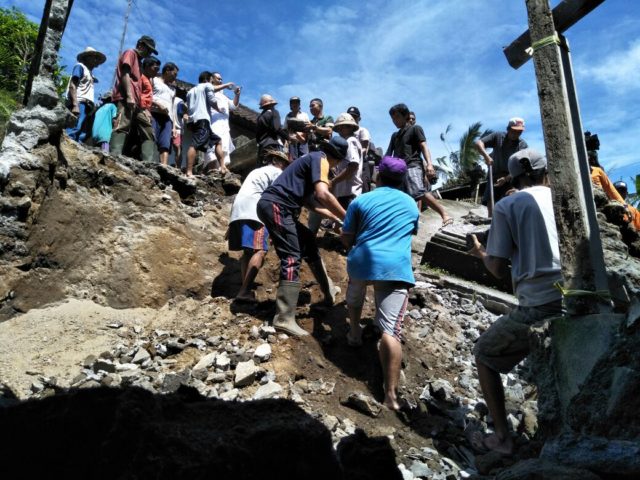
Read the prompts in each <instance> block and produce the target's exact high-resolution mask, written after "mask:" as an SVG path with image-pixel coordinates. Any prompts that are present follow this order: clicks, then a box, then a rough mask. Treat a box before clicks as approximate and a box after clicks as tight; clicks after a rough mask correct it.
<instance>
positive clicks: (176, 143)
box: [171, 132, 182, 147]
mask: <svg viewBox="0 0 640 480" xmlns="http://www.w3.org/2000/svg"><path fill="white" fill-rule="evenodd" d="M171 145H173V146H174V147H179V146H181V145H182V132H178V134H177V135H176V136H175V137H171Z"/></svg>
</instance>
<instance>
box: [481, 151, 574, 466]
mask: <svg viewBox="0 0 640 480" xmlns="http://www.w3.org/2000/svg"><path fill="white" fill-rule="evenodd" d="M507 166H508V171H509V175H510V177H511V182H512V184H513V187H515V188H516V189H517V190H518V191H516V192H515V193H513V194H511V195H509V196H507V197H505V198H503V199H502V200H500V201H499V202H498V203H497V204H496V205H495V209H494V212H493V218H492V220H491V228H490V230H489V239H488V243H487V248H486V250H485V248H484V247H483V246H482V244H481V243H480V242H479V241H478V238H477V237H476V236H475V235H472V237H471V238H472V239H473V242H474V246H473V248H472V249H471V250H470V251H469V253H471V254H472V255H474V256H476V257H478V258H480V259H481V260H482V261H483V263H484V265H485V267H486V268H487V270H489V272H491V273H492V274H493V275H494V276H496V277H497V278H503V277H505V276H507V275H509V261H511V278H512V281H513V290H514V292H515V294H516V296H517V297H518V306H517V307H516V308H515V310H513V311H511V312H509V313H508V314H506V315H503V316H502V317H500V318H498V319H497V320H496V321H495V323H494V324H493V325H491V327H490V328H489V329H488V330H487V331H486V332H484V333H483V334H482V335H481V336H480V338H479V339H478V341H477V343H476V345H475V347H474V350H473V353H474V355H475V357H476V365H477V368H478V378H479V380H480V387H481V388H482V393H483V395H484V399H485V401H486V402H487V407H488V408H489V413H490V414H491V417H492V418H493V424H494V430H495V433H493V434H492V435H489V436H487V437H484V436H483V435H482V433H481V432H479V431H477V432H473V434H472V435H471V439H470V440H471V444H472V446H473V447H474V448H475V449H476V450H478V451H486V450H495V451H496V452H499V453H503V454H510V453H512V451H513V448H514V445H513V440H512V438H511V436H510V433H509V429H508V423H507V414H506V408H505V402H504V388H503V386H502V380H501V378H500V374H501V373H507V372H509V371H510V370H512V369H513V367H515V366H516V365H517V364H518V363H520V362H521V361H522V360H523V359H524V358H525V357H526V356H527V355H528V353H529V338H528V337H529V330H530V328H531V326H532V325H534V324H536V323H538V322H541V321H543V320H545V319H548V318H550V317H554V316H557V315H560V314H561V313H562V294H561V293H560V290H558V289H557V288H555V286H554V284H555V283H556V282H562V275H561V272H560V251H559V247H558V233H557V231H556V223H555V219H554V213H553V204H552V200H551V189H550V188H549V183H548V179H547V159H546V158H545V157H544V156H543V155H542V154H540V153H539V152H537V151H535V150H533V149H525V150H520V151H519V152H517V153H515V154H513V155H512V156H511V157H509V161H508V163H507Z"/></svg>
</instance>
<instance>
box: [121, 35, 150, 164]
mask: <svg viewBox="0 0 640 480" xmlns="http://www.w3.org/2000/svg"><path fill="white" fill-rule="evenodd" d="M151 54H154V55H157V54H158V51H157V50H156V42H155V40H154V39H153V38H151V37H149V36H147V35H143V36H142V37H140V39H139V40H138V42H137V43H136V48H134V49H129V50H125V51H124V52H123V53H122V55H121V56H120V58H119V59H118V65H117V66H116V83H115V86H114V88H113V101H114V102H115V104H116V107H117V108H118V116H117V118H116V124H115V127H114V129H113V132H112V134H111V141H110V142H109V143H110V150H111V153H113V154H115V155H120V154H122V152H123V150H124V148H125V143H126V142H127V139H128V138H131V139H132V138H133V135H135V134H137V136H138V138H139V139H140V141H141V142H144V141H149V140H151V141H153V130H152V129H151V120H150V119H149V116H148V115H147V114H145V112H144V110H143V108H142V107H141V105H140V99H141V89H142V85H141V83H142V71H141V70H140V63H141V61H142V59H144V58H147V57H148V56H149V55H151Z"/></svg>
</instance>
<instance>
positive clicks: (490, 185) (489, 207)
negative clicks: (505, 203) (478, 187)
mask: <svg viewBox="0 0 640 480" xmlns="http://www.w3.org/2000/svg"><path fill="white" fill-rule="evenodd" d="M487 187H488V188H489V203H488V204H487V213H488V214H489V218H491V217H493V165H489V180H488V182H487Z"/></svg>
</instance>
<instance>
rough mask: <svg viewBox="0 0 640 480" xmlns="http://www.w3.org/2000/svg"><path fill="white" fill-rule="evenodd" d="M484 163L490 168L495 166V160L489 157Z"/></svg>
mask: <svg viewBox="0 0 640 480" xmlns="http://www.w3.org/2000/svg"><path fill="white" fill-rule="evenodd" d="M484 163H485V164H486V165H487V167H490V166H491V165H493V158H491V157H489V156H487V157H485V159H484Z"/></svg>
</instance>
